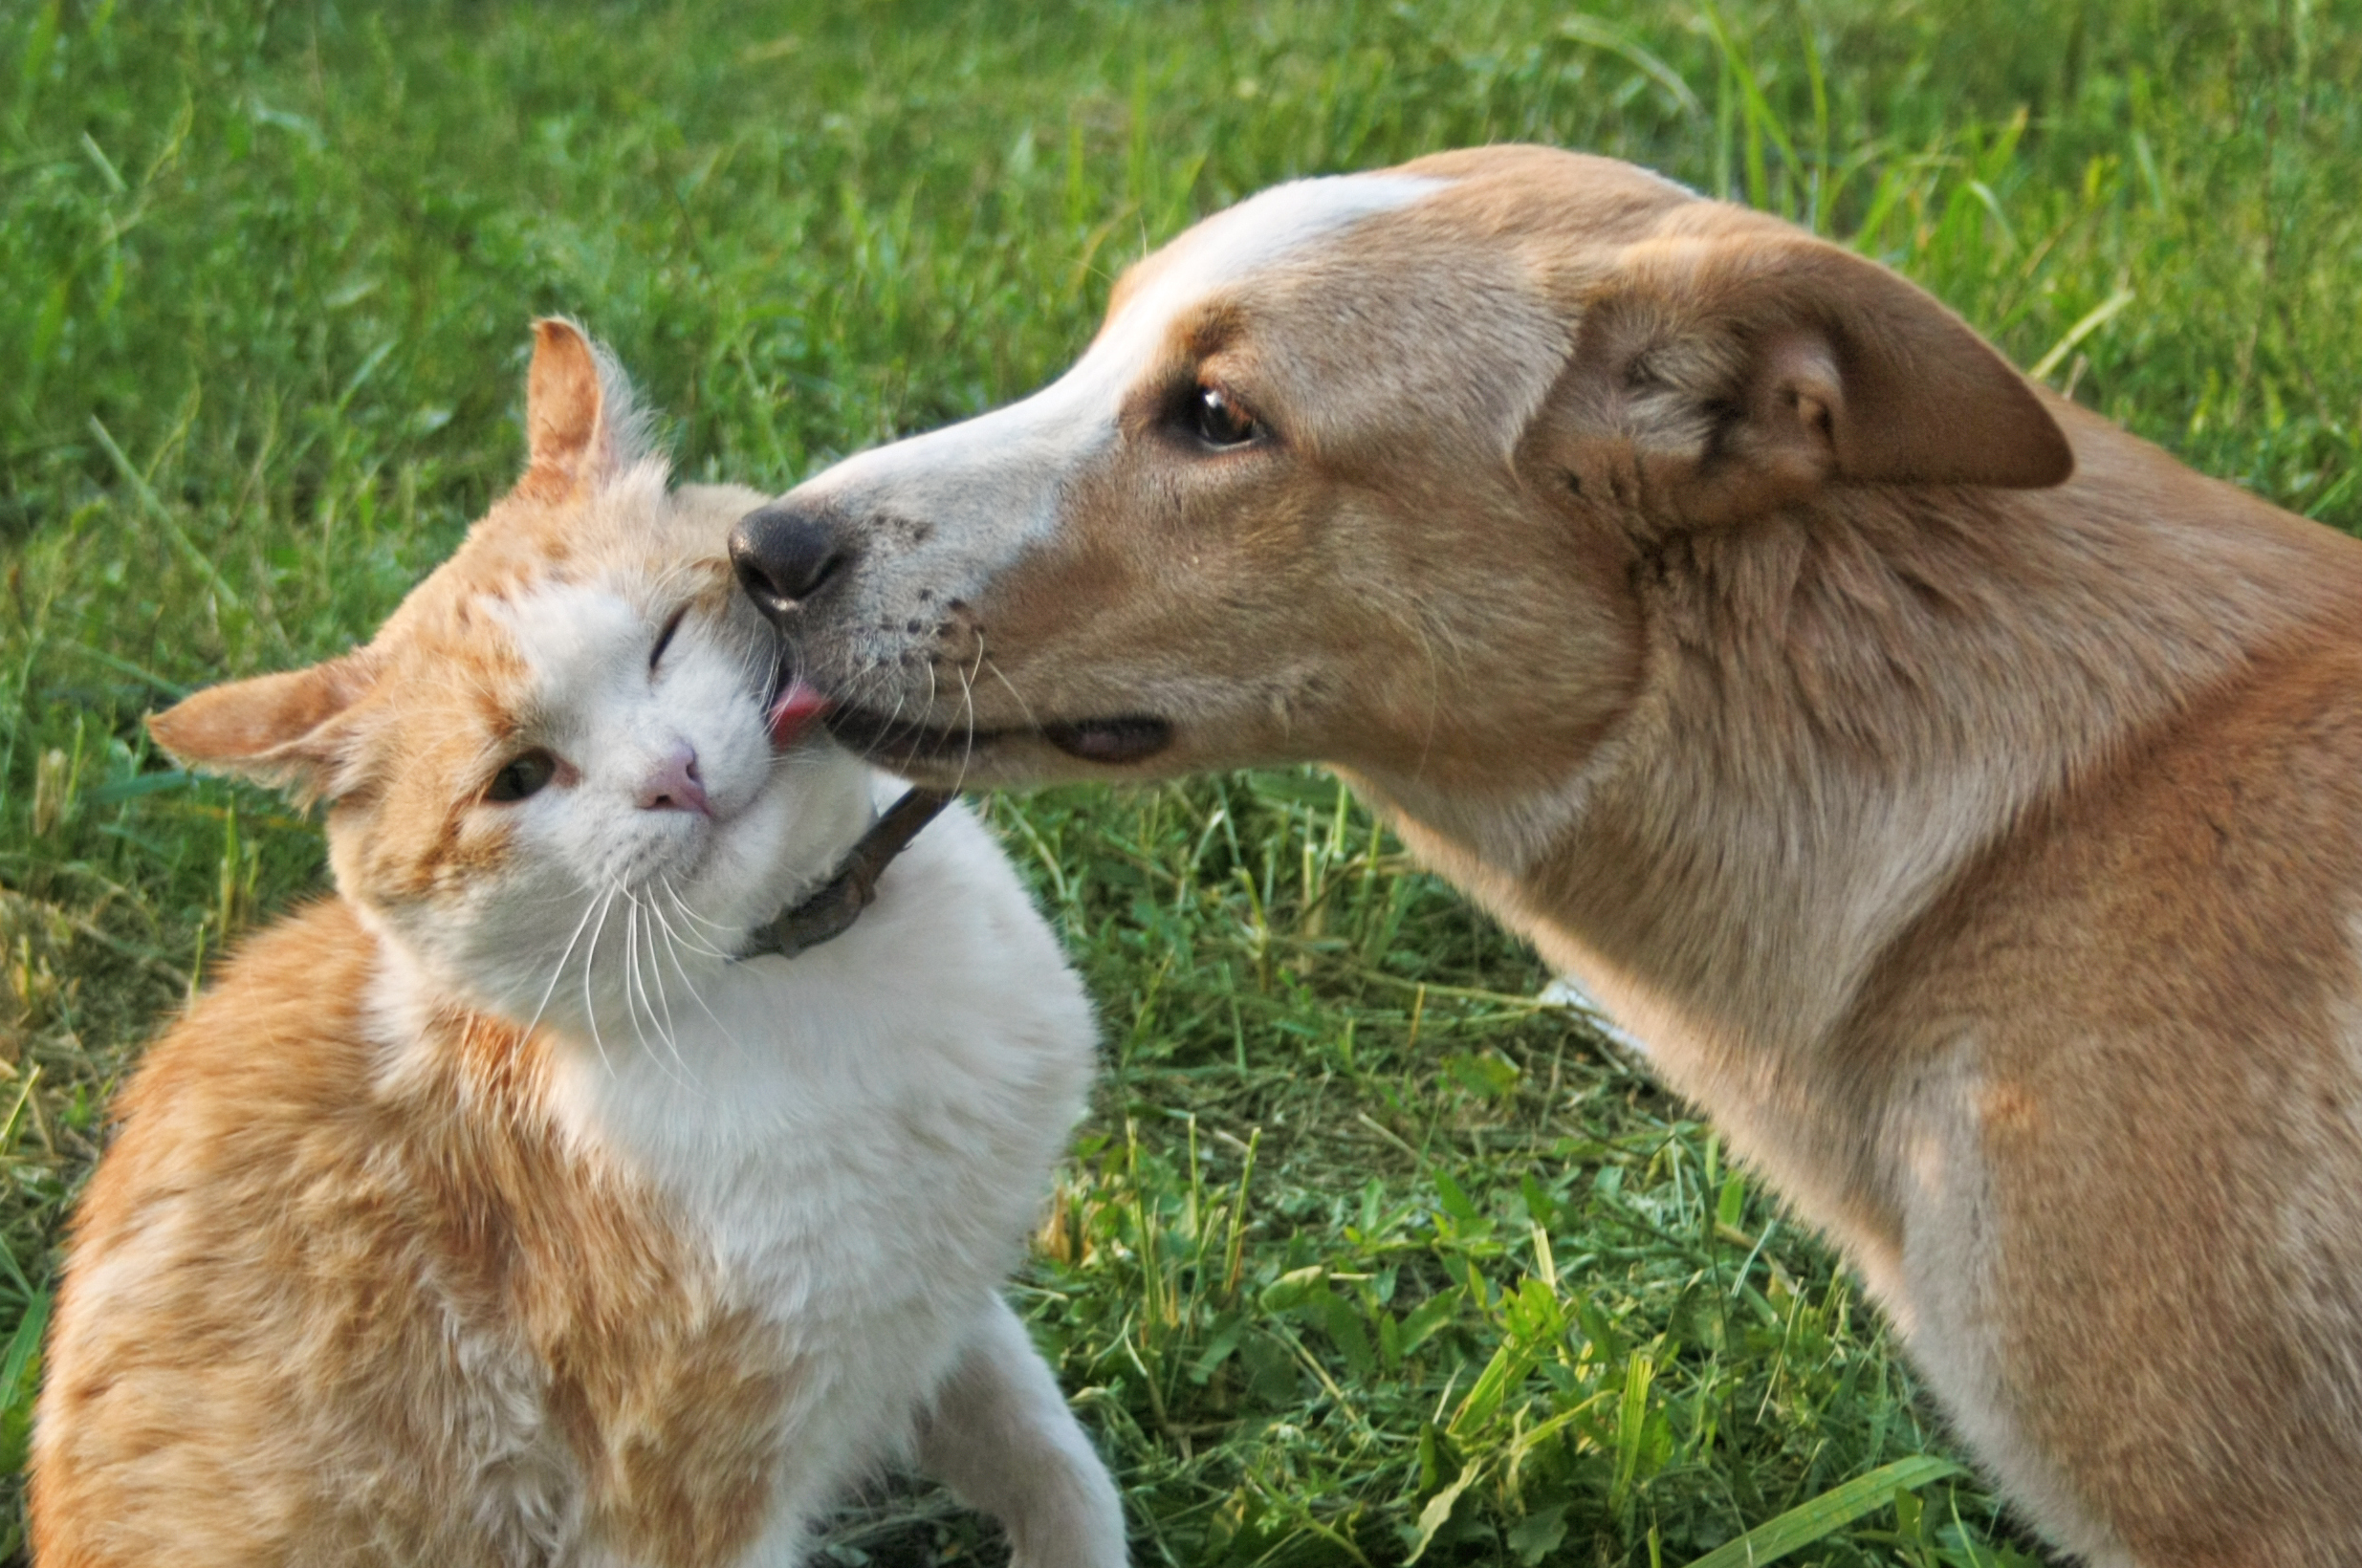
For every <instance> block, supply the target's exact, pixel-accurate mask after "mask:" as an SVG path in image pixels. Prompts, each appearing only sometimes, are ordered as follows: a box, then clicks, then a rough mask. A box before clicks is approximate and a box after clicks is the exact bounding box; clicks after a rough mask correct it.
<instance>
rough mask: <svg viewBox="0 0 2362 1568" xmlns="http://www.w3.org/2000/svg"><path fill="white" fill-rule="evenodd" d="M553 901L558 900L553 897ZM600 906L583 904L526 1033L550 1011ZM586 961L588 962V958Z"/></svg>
mask: <svg viewBox="0 0 2362 1568" xmlns="http://www.w3.org/2000/svg"><path fill="white" fill-rule="evenodd" d="M551 902H553V903H555V902H557V901H556V900H554V899H553V900H552V901H551ZM598 907H599V905H598V904H597V903H596V902H595V901H594V902H592V903H590V904H584V905H583V906H582V918H581V919H580V920H578V921H576V922H575V923H574V930H573V933H572V934H571V935H569V936H568V937H567V938H566V946H565V947H563V948H561V949H560V950H559V952H558V962H557V963H556V964H554V965H552V966H551V968H550V983H549V984H548V985H546V986H544V987H542V988H541V1000H539V1001H538V1002H536V1003H535V1004H534V1008H533V1016H532V1017H531V1018H528V1019H527V1020H526V1021H525V1033H526V1034H532V1033H533V1032H534V1030H535V1029H536V1028H538V1027H539V1026H540V1023H541V1015H542V1013H546V1012H548V1011H549V1006H550V998H551V997H553V996H555V995H557V994H558V981H560V980H562V979H564V978H565V974H566V961H567V960H568V959H570V958H572V957H573V956H574V945H575V944H576V943H578V942H580V941H581V940H582V931H583V928H584V927H585V926H589V925H590V919H591V914H592V912H593V911H594V910H596V909H597V908H598ZM592 946H594V947H596V946H597V944H596V943H595V942H594V943H593V944H592ZM584 962H585V964H587V963H588V960H587V959H586V960H585V961H584Z"/></svg>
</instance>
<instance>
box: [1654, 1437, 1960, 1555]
mask: <svg viewBox="0 0 2362 1568" xmlns="http://www.w3.org/2000/svg"><path fill="white" fill-rule="evenodd" d="M1962 1473H1964V1472H1963V1471H1962V1470H1961V1469H1960V1467H1959V1466H1957V1465H1956V1464H1954V1463H1953V1462H1952V1461H1951V1460H1949V1459H1937V1458H1936V1457H1934V1456H1933V1455H1931V1454H1919V1455H1917V1456H1915V1457H1914V1458H1911V1459H1897V1460H1896V1461H1895V1462H1894V1463H1893V1464H1892V1465H1881V1466H1879V1467H1878V1468H1877V1469H1876V1470H1871V1471H1870V1473H1869V1474H1868V1475H1857V1476H1855V1477H1854V1478H1853V1479H1852V1480H1850V1481H1848V1482H1847V1483H1846V1484H1845V1485H1843V1486H1841V1487H1833V1488H1831V1489H1830V1490H1829V1491H1827V1492H1823V1493H1821V1495H1820V1496H1818V1497H1815V1498H1814V1499H1812V1501H1810V1502H1808V1503H1800V1504H1798V1505H1797V1506H1796V1507H1794V1508H1792V1509H1789V1510H1788V1511H1787V1512H1786V1513H1785V1514H1781V1515H1780V1517H1778V1518H1776V1519H1767V1520H1765V1521H1764V1522H1763V1523H1761V1524H1759V1525H1757V1526H1756V1527H1755V1528H1754V1529H1753V1530H1750V1531H1748V1532H1747V1533H1746V1534H1745V1535H1741V1536H1739V1538H1738V1539H1737V1540H1731V1541H1724V1542H1723V1543H1722V1544H1721V1545H1720V1546H1717V1547H1716V1548H1715V1549H1714V1550H1713V1551H1711V1552H1709V1553H1707V1554H1706V1555H1705V1556H1704V1557H1699V1558H1698V1559H1697V1560H1695V1562H1693V1563H1691V1564H1690V1568H1761V1564H1763V1563H1767V1562H1778V1561H1779V1560H1780V1559H1781V1558H1782V1557H1786V1556H1787V1555H1788V1554H1789V1553H1791V1552H1793V1551H1795V1550H1796V1549H1797V1548H1799V1547H1803V1546H1810V1545H1811V1544H1812V1543H1813V1542H1815V1541H1817V1540H1821V1539H1823V1538H1824V1537H1826V1536H1827V1535H1830V1534H1831V1533H1832V1532H1835V1531H1838V1530H1842V1529H1843V1528H1845V1527H1846V1526H1847V1525H1849V1524H1851V1523H1852V1522H1853V1521H1854V1520H1856V1519H1858V1518H1860V1517H1862V1515H1864V1514H1874V1513H1876V1512H1877V1511H1878V1510H1879V1509H1882V1508H1884V1507H1886V1506H1887V1505H1888V1504H1889V1503H1891V1502H1892V1501H1893V1500H1894V1494H1895V1493H1896V1492H1916V1491H1918V1490H1919V1489H1920V1488H1921V1487H1923V1486H1926V1485H1927V1484H1928V1483H1929V1482H1931V1481H1940V1480H1942V1479H1944V1478H1945V1477H1946V1476H1948V1475H1959V1474H1962Z"/></svg>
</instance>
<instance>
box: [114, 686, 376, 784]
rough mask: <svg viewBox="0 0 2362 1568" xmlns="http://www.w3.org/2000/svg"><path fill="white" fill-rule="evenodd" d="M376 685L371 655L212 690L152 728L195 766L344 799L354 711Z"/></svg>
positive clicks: (157, 719) (160, 741) (157, 718)
mask: <svg viewBox="0 0 2362 1568" xmlns="http://www.w3.org/2000/svg"><path fill="white" fill-rule="evenodd" d="M375 685H376V668H375V664H374V662H373V661H371V659H370V658H369V655H368V653H367V651H366V650H363V651H361V652H359V653H348V654H346V655H345V656H344V657H343V658H341V659H331V660H329V661H328V662H327V663H326V664H314V665H313V666H312V667H311V668H310V669H298V670H291V671H289V672H287V673H285V674H282V675H258V676H256V677H255V678H254V679H252V680H251V681H232V682H230V684H228V685H227V686H208V687H207V688H206V689H205V690H203V691H200V692H198V693H197V694H196V695H195V696H193V697H190V698H187V699H186V700H185V701H183V702H180V703H178V704H175V705H174V706H173V707H171V708H166V709H165V710H164V712H162V713H158V714H156V715H154V716H153V717H151V718H150V719H149V720H148V721H147V732H148V733H149V734H151V735H153V736H155V737H156V744H157V745H159V746H162V747H163V748H164V750H165V751H169V752H171V753H172V754H173V755H174V756H176V757H178V758H180V759H181V760H182V761H183V762H186V763H187V764H188V765H189V766H190V767H193V768H198V769H201V770H203V771H205V772H207V773H232V774H235V775H237V776H239V777H241V778H251V779H253V780H254V781H255V782H257V783H262V784H270V785H273V786H276V787H278V788H282V789H292V790H294V791H295V793H296V794H297V795H301V796H303V797H305V798H307V799H317V798H319V797H320V796H323V795H336V794H338V793H339V779H340V776H341V775H342V774H343V773H344V772H345V769H346V767H347V765H348V764H349V763H350V762H351V761H352V760H353V752H354V747H355V743H356V741H357V740H358V739H359V733H358V728H357V727H356V726H355V725H354V724H353V723H352V722H351V720H352V713H353V708H354V706H355V705H356V704H357V703H359V702H360V700H361V698H362V697H363V696H365V695H367V693H368V692H369V690H370V689H371V687H373V686H375Z"/></svg>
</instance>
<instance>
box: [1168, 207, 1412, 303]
mask: <svg viewBox="0 0 2362 1568" xmlns="http://www.w3.org/2000/svg"><path fill="white" fill-rule="evenodd" d="M1450 183H1451V182H1449V181H1446V180H1435V179H1431V178H1429V177H1428V176H1426V175H1421V174H1339V175H1330V176H1328V177H1327V178H1325V179H1320V180H1297V181H1294V182H1292V183H1290V184H1288V185H1274V186H1273V187H1272V188H1271V189H1269V190H1266V191H1264V192H1262V193H1261V194H1259V195H1258V196H1254V197H1251V198H1250V199H1248V200H1246V201H1244V202H1241V203H1239V204H1238V205H1237V206H1236V207H1232V208H1230V209H1229V210H1228V211H1226V212H1220V213H1216V214H1215V215H1214V217H1212V218H1209V219H1208V220H1206V222H1204V223H1202V224H1200V225H1199V226H1198V227H1197V229H1195V230H1193V231H1192V232H1191V233H1190V234H1189V235H1187V236H1186V237H1185V238H1184V239H1183V240H1182V241H1181V243H1180V244H1179V245H1178V246H1177V247H1175V249H1174V250H1173V251H1172V252H1171V257H1170V261H1169V262H1168V263H1167V265H1166V267H1165V269H1164V271H1163V272H1162V273H1161V274H1160V275H1159V276H1158V277H1157V278H1156V279H1155V281H1154V282H1152V283H1151V284H1150V285H1149V286H1148V288H1147V289H1145V290H1143V291H1142V296H1141V298H1139V299H1138V300H1136V301H1127V302H1126V311H1125V314H1126V315H1130V314H1131V311H1132V308H1133V306H1134V305H1141V306H1145V305H1147V304H1148V301H1149V300H1151V299H1155V298H1156V297H1157V296H1158V295H1160V294H1167V291H1168V289H1170V288H1174V287H1175V286H1178V289H1179V290H1181V291H1186V292H1187V293H1191V294H1195V293H1200V292H1202V291H1204V290H1207V289H1211V288H1214V287H1217V286H1219V285H1221V284H1224V283H1228V282H1231V281H1232V280H1234V279H1236V278H1239V277H1243V276H1245V275H1246V274H1247V273H1249V272H1253V271H1255V270H1256V269H1257V268H1258V267H1261V266H1263V265H1265V264H1267V263H1269V262H1271V261H1274V260H1277V259H1278V258H1279V257H1280V256H1283V255H1285V254H1287V253H1288V252H1289V251H1291V250H1298V249H1300V248H1301V247H1302V246H1305V245H1307V244H1309V243H1311V242H1312V241H1314V240H1316V239H1319V238H1321V237H1322V236H1323V235H1325V234H1331V233H1334V232H1336V231H1337V230H1338V229H1345V228H1349V227H1350V226H1352V225H1353V224H1356V223H1358V222H1360V221H1361V220H1362V219H1364V218H1369V217H1375V216H1376V215H1377V214H1379V213H1381V212H1391V211H1394V210H1395V209H1397V208H1398V207H1409V206H1411V204H1412V203H1414V202H1417V201H1420V200H1422V199H1423V198H1425V197H1428V196H1432V195H1433V194H1434V193H1435V192H1436V191H1439V190H1441V189H1443V188H1444V186H1445V185H1449V184H1450ZM1168 298H1169V299H1170V295H1168Z"/></svg>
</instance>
